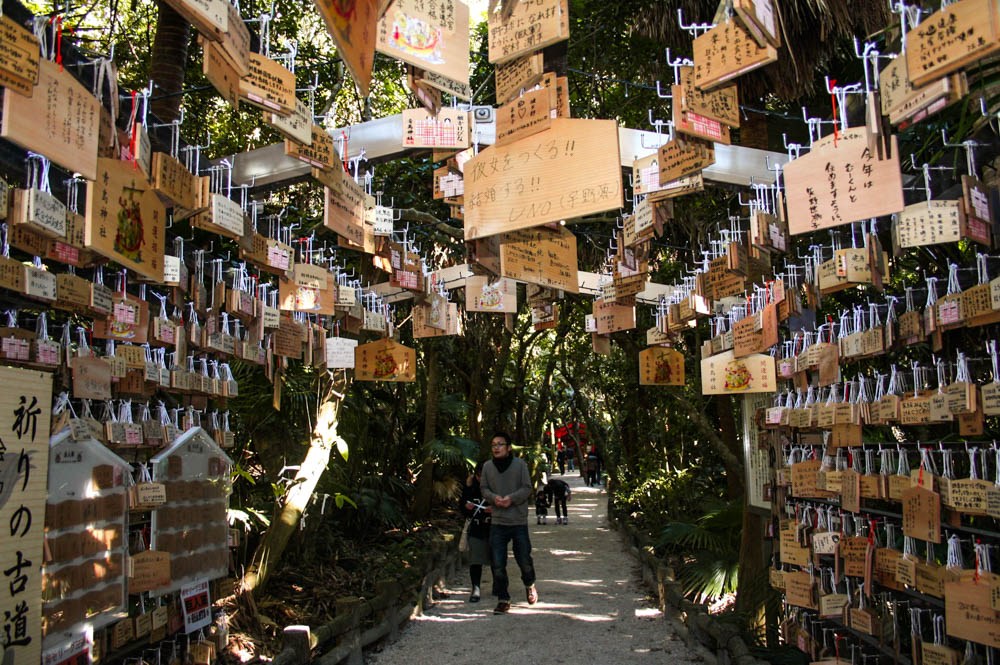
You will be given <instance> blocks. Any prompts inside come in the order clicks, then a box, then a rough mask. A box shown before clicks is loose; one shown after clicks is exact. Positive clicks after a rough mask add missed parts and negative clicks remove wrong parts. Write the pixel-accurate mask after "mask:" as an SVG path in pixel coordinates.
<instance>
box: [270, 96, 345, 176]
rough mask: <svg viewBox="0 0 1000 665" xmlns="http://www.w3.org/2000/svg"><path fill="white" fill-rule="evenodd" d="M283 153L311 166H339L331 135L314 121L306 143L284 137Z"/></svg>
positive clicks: (327, 167)
mask: <svg viewBox="0 0 1000 665" xmlns="http://www.w3.org/2000/svg"><path fill="white" fill-rule="evenodd" d="M297 101H298V100H296V102H297ZM277 117H280V116H277ZM285 154H286V155H288V156H290V157H295V158H297V159H300V160H302V161H303V162H305V163H306V164H309V165H310V166H312V167H313V168H317V169H332V168H334V167H337V168H340V161H339V160H338V159H337V152H336V150H335V149H334V147H333V137H332V136H330V132H328V131H326V130H325V129H323V128H322V127H320V126H319V125H317V124H316V123H312V124H311V125H310V137H309V142H308V143H299V142H298V141H295V140H292V139H285Z"/></svg>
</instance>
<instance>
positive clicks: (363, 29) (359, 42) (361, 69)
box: [315, 0, 380, 98]
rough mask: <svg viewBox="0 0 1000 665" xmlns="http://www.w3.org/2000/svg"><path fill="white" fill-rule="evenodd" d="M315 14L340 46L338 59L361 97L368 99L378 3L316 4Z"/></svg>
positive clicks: (322, 0)
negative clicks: (317, 14)
mask: <svg viewBox="0 0 1000 665" xmlns="http://www.w3.org/2000/svg"><path fill="white" fill-rule="evenodd" d="M315 4H316V11H318V12H319V15H320V16H322V17H323V22H324V23H325V24H326V29H327V31H328V32H329V33H330V36H331V37H332V38H333V42H334V43H335V44H336V45H337V55H338V56H340V58H341V59H342V60H343V61H344V64H345V65H347V69H348V71H350V72H351V77H352V78H353V79H354V83H355V85H357V86H358V93H359V94H360V95H361V97H362V98H364V97H367V96H368V88H369V87H370V86H371V81H372V64H373V62H374V60H375V40H376V36H377V28H378V20H379V17H380V16H379V13H378V0H353V1H352V2H337V1H335V0H315Z"/></svg>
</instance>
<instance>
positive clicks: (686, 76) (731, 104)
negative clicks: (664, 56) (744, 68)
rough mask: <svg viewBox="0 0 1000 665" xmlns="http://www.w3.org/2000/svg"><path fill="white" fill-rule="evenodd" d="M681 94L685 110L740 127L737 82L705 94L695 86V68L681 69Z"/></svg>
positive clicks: (681, 101) (681, 103) (682, 105)
mask: <svg viewBox="0 0 1000 665" xmlns="http://www.w3.org/2000/svg"><path fill="white" fill-rule="evenodd" d="M680 92H681V96H680V98H679V99H680V105H681V107H682V108H683V110H685V111H691V112H693V113H696V114H698V115H701V116H704V117H706V118H709V119H710V120H715V121H716V122H721V123H722V124H724V125H728V126H730V127H739V126H740V102H739V92H738V88H737V86H736V83H735V82H733V83H729V84H726V85H720V86H717V87H716V88H715V89H714V90H712V91H711V92H704V91H702V90H700V89H699V88H697V87H696V86H695V84H694V67H693V66H687V67H681V68H680ZM675 99H677V98H675Z"/></svg>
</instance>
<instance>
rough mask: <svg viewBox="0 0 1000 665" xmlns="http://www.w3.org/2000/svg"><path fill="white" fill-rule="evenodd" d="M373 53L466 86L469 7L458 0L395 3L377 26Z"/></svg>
mask: <svg viewBox="0 0 1000 665" xmlns="http://www.w3.org/2000/svg"><path fill="white" fill-rule="evenodd" d="M375 48H376V50H378V51H379V53H384V54H386V55H388V56H391V57H393V58H396V59H397V60H402V61H403V62H405V63H408V64H411V65H413V66H414V67H419V68H420V69H423V70H426V71H427V72H434V73H437V74H440V75H441V76H443V77H445V78H446V79H450V80H452V81H456V82H458V83H459V84H461V85H463V86H468V85H469V7H468V5H466V4H465V3H464V2H461V0H440V1H438V2H436V3H425V2H423V1H422V0H395V2H393V4H392V6H391V7H390V8H389V10H388V11H387V12H386V13H385V16H383V17H382V19H381V20H380V21H379V23H378V28H377V33H376V44H375Z"/></svg>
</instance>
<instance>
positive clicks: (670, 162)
mask: <svg viewBox="0 0 1000 665" xmlns="http://www.w3.org/2000/svg"><path fill="white" fill-rule="evenodd" d="M658 158H659V161H660V182H670V181H671V180H677V179H678V178H683V177H685V176H689V175H692V174H695V173H700V172H701V171H702V170H703V169H705V168H708V167H709V166H711V165H712V164H714V163H715V144H713V143H712V142H711V141H705V140H703V139H698V138H688V137H682V136H676V137H675V138H674V139H673V140H671V141H667V142H666V143H664V144H663V145H662V146H660V150H659V153H658Z"/></svg>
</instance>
